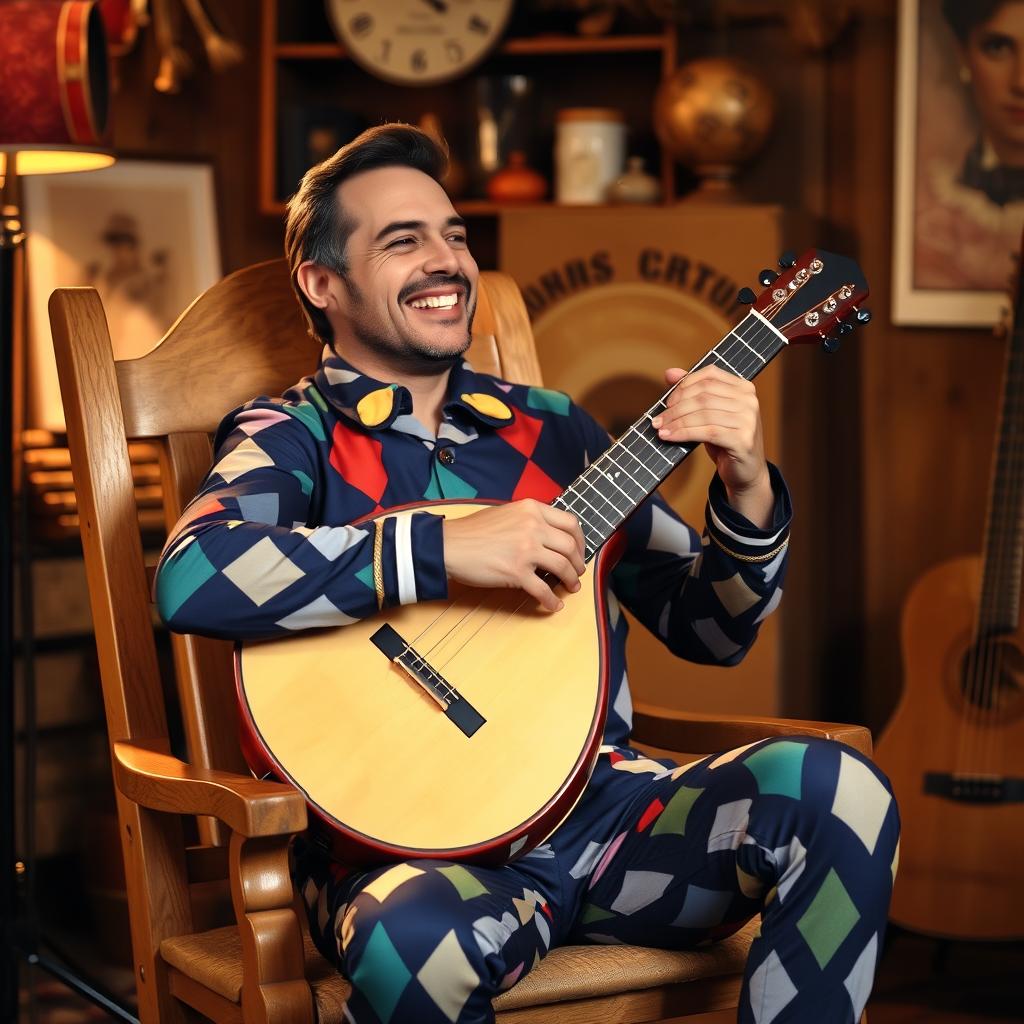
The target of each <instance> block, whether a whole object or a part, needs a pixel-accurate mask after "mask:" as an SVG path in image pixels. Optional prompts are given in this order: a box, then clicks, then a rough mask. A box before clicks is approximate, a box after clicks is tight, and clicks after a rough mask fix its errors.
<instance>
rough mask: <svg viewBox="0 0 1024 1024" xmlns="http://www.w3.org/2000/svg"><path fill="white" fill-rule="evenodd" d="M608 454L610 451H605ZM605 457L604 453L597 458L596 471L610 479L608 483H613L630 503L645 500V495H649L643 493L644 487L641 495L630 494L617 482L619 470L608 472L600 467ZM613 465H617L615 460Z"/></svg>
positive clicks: (633, 503)
mask: <svg viewBox="0 0 1024 1024" xmlns="http://www.w3.org/2000/svg"><path fill="white" fill-rule="evenodd" d="M607 454H608V453H607V452H605V455H607ZM603 458H604V455H602V456H601V458H599V459H598V460H597V461H596V462H595V463H594V469H595V471H596V472H598V473H600V474H601V476H602V477H603V478H604V479H605V480H607V481H608V483H610V484H611V485H612V487H614V488H615V489H616V490H617V491H618V492H619V493H620V494H622V495H624V496H625V498H626V500H627V501H628V502H629V503H630V505H635V504H636V503H637V501H643V499H644V498H645V497H647V495H646V494H645V493H643V489H642V488H641V493H640V495H639V496H638V495H634V494H630V493H629V492H628V491H626V490H624V489H623V488H622V487H620V486H619V485H618V484H617V483H616V482H615V477H616V476H618V473H617V472H616V473H610V472H608V470H605V469H601V467H600V465H599V463H600V461H601V459H603ZM609 461H612V460H609ZM612 465H613V466H614V465H615V463H614V462H612Z"/></svg>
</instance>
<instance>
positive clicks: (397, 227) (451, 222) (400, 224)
mask: <svg viewBox="0 0 1024 1024" xmlns="http://www.w3.org/2000/svg"><path fill="white" fill-rule="evenodd" d="M426 226H427V225H426V222H425V221H422V220H394V221H392V222H391V223H390V224H386V225H385V226H384V227H383V228H381V230H380V231H378V232H377V237H376V238H374V241H375V242H379V241H381V240H382V239H384V238H386V237H387V236H388V235H393V234H394V233H395V232H396V231H422V230H423V229H424V228H425V227H426ZM444 226H445V227H446V228H452V227H460V228H464V227H465V226H466V222H465V220H463V218H462V217H455V216H453V217H449V218H448V219H447V220H446V221H445V222H444Z"/></svg>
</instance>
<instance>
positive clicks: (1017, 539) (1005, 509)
mask: <svg viewBox="0 0 1024 1024" xmlns="http://www.w3.org/2000/svg"><path fill="white" fill-rule="evenodd" d="M1022 290H1024V289H1022ZM1022 298H1024V296H1022V295H1018V301H1017V308H1016V313H1015V316H1014V327H1013V332H1012V333H1011V336H1010V342H1009V350H1008V352H1007V358H1006V369H1005V373H1004V379H1003V401H1002V413H1001V416H1000V425H999V435H998V439H997V441H996V449H995V454H994V457H993V461H992V483H991V487H990V490H989V503H988V519H987V523H986V527H985V545H984V547H985V554H984V576H983V582H982V590H981V603H980V605H979V609H978V630H979V633H980V635H988V634H990V633H1001V632H1007V631H1010V630H1014V629H1016V628H1017V623H1018V620H1019V617H1020V588H1021V570H1022V565H1024V308H1022V305H1021V300H1022Z"/></svg>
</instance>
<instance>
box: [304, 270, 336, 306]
mask: <svg viewBox="0 0 1024 1024" xmlns="http://www.w3.org/2000/svg"><path fill="white" fill-rule="evenodd" d="M295 279H296V280H297V281H298V282H299V287H300V288H301V289H302V294H303V295H305V296H306V298H307V299H309V301H310V302H311V303H312V304H313V305H314V306H316V308H317V309H324V310H326V309H327V307H328V305H329V304H330V303H331V299H332V296H331V276H330V272H329V271H328V270H327V269H326V268H324V267H322V266H320V264H319V263H314V262H313V261H312V260H306V261H305V262H304V263H300V264H299V269H298V270H297V271H296V272H295Z"/></svg>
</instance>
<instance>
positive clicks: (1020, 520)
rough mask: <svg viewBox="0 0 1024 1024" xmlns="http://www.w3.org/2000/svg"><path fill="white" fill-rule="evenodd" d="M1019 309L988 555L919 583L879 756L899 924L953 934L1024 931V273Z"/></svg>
mask: <svg viewBox="0 0 1024 1024" xmlns="http://www.w3.org/2000/svg"><path fill="white" fill-rule="evenodd" d="M1015 311H1016V312H1015V315H1014V322H1013V329H1012V331H1011V332H1010V334H1009V351H1008V353H1007V360H1006V369H1005V374H1004V380H1003V401H1002V415H1001V418H1000V425H999V433H998V436H997V439H996V449H995V457H994V460H993V469H992V482H991V487H990V493H989V500H988V518H987V521H986V526H985V535H984V540H983V544H982V554H981V556H980V557H979V556H977V555H973V556H969V557H964V558H955V559H953V560H951V561H948V562H944V563H942V564H941V565H937V566H935V567H934V568H932V569H930V570H929V571H928V572H926V573H925V574H924V575H923V576H922V577H921V578H920V579H919V580H918V581H917V583H916V584H915V585H914V587H913V588H912V590H911V591H910V594H909V596H908V597H907V600H906V603H905V604H904V607H903V619H902V628H901V639H902V648H903V665H904V687H903V695H902V697H901V698H900V702H899V704H898V705H897V707H896V711H895V713H894V714H893V717H892V719H891V720H890V722H889V724H888V726H887V727H886V729H885V732H884V733H883V734H882V736H881V738H880V739H879V741H878V747H877V751H876V760H877V761H878V764H879V765H880V766H881V767H882V769H883V770H884V771H885V772H887V773H888V775H889V778H890V780H891V782H892V784H893V788H894V789H895V791H896V799H897V801H898V803H899V808H900V815H901V818H902V822H903V833H902V837H901V840H900V865H899V873H898V874H897V877H896V884H895V887H894V889H893V900H892V908H891V911H890V915H889V916H890V919H891V920H892V921H894V922H895V923H896V924H899V925H902V926H903V927H905V928H910V929H912V930H914V931H919V932H924V933H927V934H929V935H935V936H940V937H944V938H953V939H1019V938H1021V937H1022V936H1024V653H1022V652H1024V626H1022V623H1021V617H1020V612H1021V602H1020V592H1021V569H1022V561H1024V559H1022V554H1024V276H1022V277H1020V278H1019V279H1018V283H1017V296H1016V303H1015ZM949 486H951V487H955V486H956V481H954V480H951V481H949Z"/></svg>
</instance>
